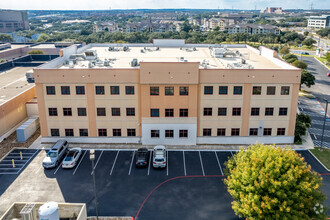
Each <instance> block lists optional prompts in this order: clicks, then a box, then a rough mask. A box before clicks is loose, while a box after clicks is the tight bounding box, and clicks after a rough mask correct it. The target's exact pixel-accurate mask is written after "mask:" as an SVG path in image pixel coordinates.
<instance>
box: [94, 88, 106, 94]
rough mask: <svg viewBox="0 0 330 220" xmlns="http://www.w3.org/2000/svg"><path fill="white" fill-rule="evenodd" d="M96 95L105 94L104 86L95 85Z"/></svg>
mask: <svg viewBox="0 0 330 220" xmlns="http://www.w3.org/2000/svg"><path fill="white" fill-rule="evenodd" d="M95 92H96V95H104V86H95Z"/></svg>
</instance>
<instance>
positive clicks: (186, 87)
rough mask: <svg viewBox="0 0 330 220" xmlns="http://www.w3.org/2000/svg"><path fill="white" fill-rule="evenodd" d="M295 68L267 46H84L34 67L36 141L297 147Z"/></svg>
mask: <svg viewBox="0 0 330 220" xmlns="http://www.w3.org/2000/svg"><path fill="white" fill-rule="evenodd" d="M71 48H73V47H71ZM300 72H301V71H300V69H298V68H296V67H293V66H291V65H290V64H287V63H285V62H284V61H282V60H279V59H277V58H276V52H275V51H273V50H270V49H267V48H265V47H261V48H260V50H257V49H254V48H252V47H249V46H247V45H201V44H199V45H197V44H185V41H184V40H154V41H153V43H152V44H89V45H87V46H85V47H82V48H79V49H75V50H71V49H70V52H68V51H67V52H65V53H64V54H63V57H61V58H58V59H56V60H53V61H51V62H49V63H48V64H45V65H43V66H40V67H38V68H36V69H35V70H34V78H35V83H36V91H37V96H38V106H39V108H38V110H39V116H40V125H41V135H42V137H43V140H44V141H56V140H57V139H59V138H65V139H67V140H68V141H72V142H85V143H136V144H138V143H142V144H144V145H155V144H164V145H196V144H253V143H255V142H259V143H269V144H272V143H277V144H284V143H293V141H294V128H295V120H296V111H297V102H298V93H299V85H300Z"/></svg>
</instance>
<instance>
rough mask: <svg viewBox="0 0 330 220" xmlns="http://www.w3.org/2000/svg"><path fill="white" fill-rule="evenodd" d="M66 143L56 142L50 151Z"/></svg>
mask: <svg viewBox="0 0 330 220" xmlns="http://www.w3.org/2000/svg"><path fill="white" fill-rule="evenodd" d="M65 142H66V140H58V141H57V142H56V143H55V144H54V145H53V146H52V150H58V149H59V148H60V147H61V146H62V145H63V144H64V143H65Z"/></svg>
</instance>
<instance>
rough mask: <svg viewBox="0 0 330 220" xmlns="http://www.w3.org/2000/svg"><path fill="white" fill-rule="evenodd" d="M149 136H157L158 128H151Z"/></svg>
mask: <svg viewBox="0 0 330 220" xmlns="http://www.w3.org/2000/svg"><path fill="white" fill-rule="evenodd" d="M150 137H152V138H159V130H151V131H150Z"/></svg>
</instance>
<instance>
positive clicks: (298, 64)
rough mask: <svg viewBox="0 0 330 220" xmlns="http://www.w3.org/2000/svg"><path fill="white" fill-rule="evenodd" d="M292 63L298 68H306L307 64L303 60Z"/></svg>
mask: <svg viewBox="0 0 330 220" xmlns="http://www.w3.org/2000/svg"><path fill="white" fill-rule="evenodd" d="M292 65H294V66H295V67H298V68H300V69H307V64H306V63H305V62H303V61H300V60H296V61H294V62H293V63H292Z"/></svg>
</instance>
